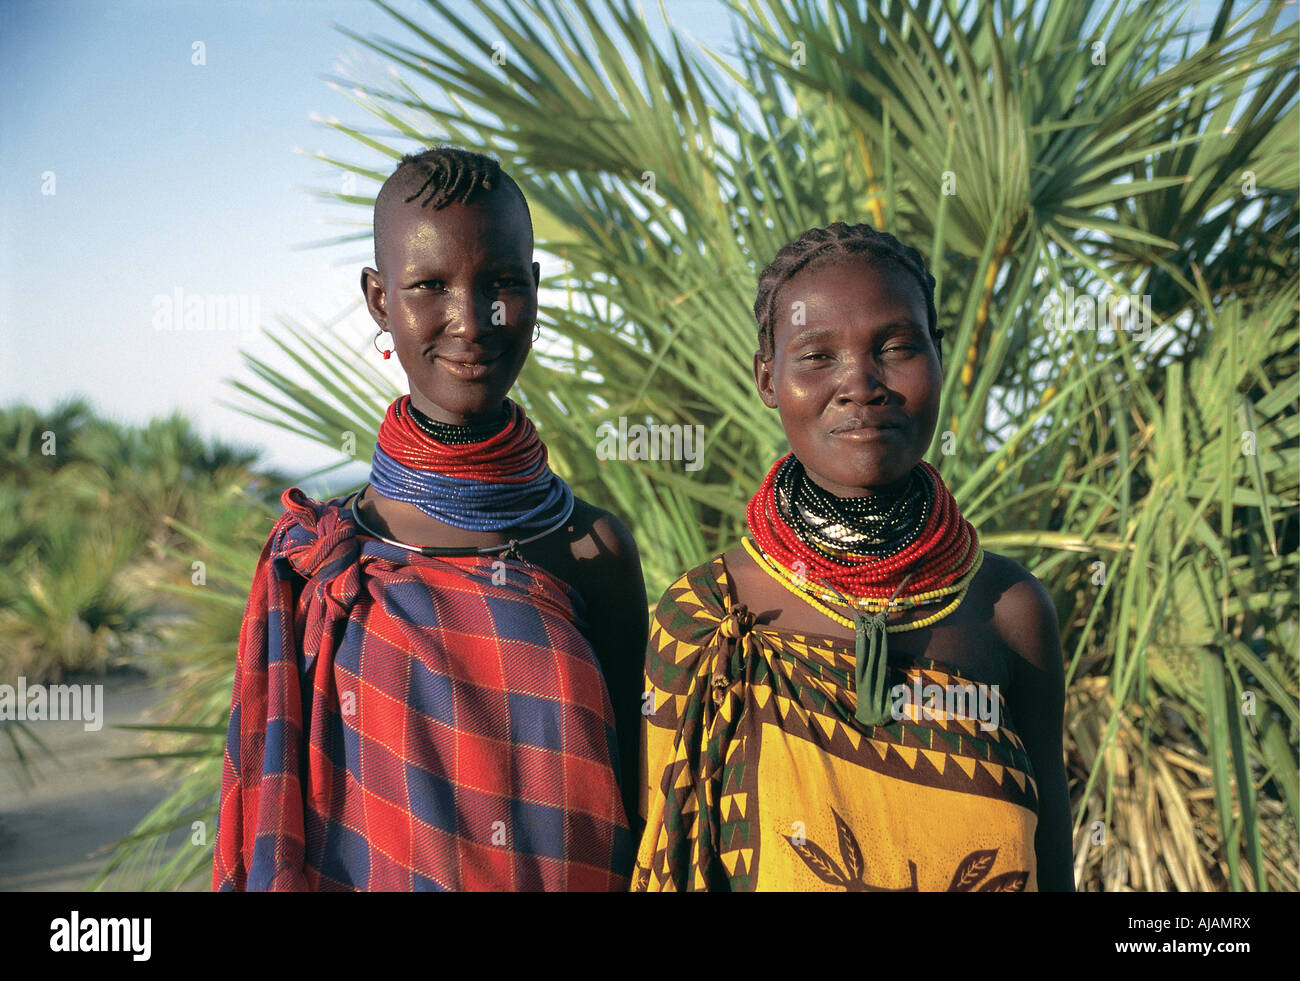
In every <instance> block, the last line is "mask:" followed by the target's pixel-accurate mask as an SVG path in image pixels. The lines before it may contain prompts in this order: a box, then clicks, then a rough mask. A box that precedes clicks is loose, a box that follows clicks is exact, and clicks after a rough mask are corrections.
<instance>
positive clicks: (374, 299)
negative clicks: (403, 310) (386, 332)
mask: <svg viewBox="0 0 1300 981" xmlns="http://www.w3.org/2000/svg"><path fill="white" fill-rule="evenodd" d="M361 296H362V298H363V299H364V300H365V301H366V309H367V310H369V311H370V316H371V318H372V319H373V320H374V321H375V323H377V324H378V325H379V326H380V327H383V328H385V329H387V327H388V299H387V298H386V297H385V296H384V281H383V279H382V278H381V277H380V275H379V270H377V269H372V268H371V267H370V266H366V268H364V269H362V270H361Z"/></svg>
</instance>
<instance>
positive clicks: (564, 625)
mask: <svg viewBox="0 0 1300 981" xmlns="http://www.w3.org/2000/svg"><path fill="white" fill-rule="evenodd" d="M282 501H283V504H284V507H285V514H284V515H283V516H282V517H281V518H280V520H279V521H278V522H276V525H275V527H274V528H273V529H272V531H271V535H270V537H269V538H268V540H267V543H266V546H265V547H264V548H263V549H262V554H261V557H260V559H259V560H258V563H257V571H256V573H255V574H254V577H253V586H252V591H251V594H250V596H249V601H248V607H247V609H246V610H245V613H244V619H243V625H242V627H241V630H240V638H239V656H238V661H237V663H236V666H235V683H234V692H233V696H232V700H231V715H230V726H229V730H228V734H227V739H226V753H225V762H224V767H223V773H222V780H221V800H220V816H219V821H218V831H217V841H216V849H215V855H214V858H213V871H212V888H213V889H214V890H221V891H230V890H245V889H246V890H250V891H251V890H304V889H313V890H317V889H318V890H343V889H367V890H452V889H468V890H542V889H545V890H560V889H577V890H625V889H626V888H627V886H628V875H629V872H630V869H631V864H632V858H633V846H634V843H633V842H632V840H631V834H630V831H629V828H628V822H627V817H626V815H625V814H624V812H623V806H622V803H621V799H620V796H619V788H618V782H617V778H616V776H615V774H617V773H618V772H619V771H618V751H617V740H616V739H615V735H614V716H613V711H612V709H611V707H610V701H609V695H608V692H607V690H606V687H605V681H604V678H603V677H602V675H601V672H600V668H599V666H598V664H597V661H596V658H595V655H594V653H593V651H592V649H591V645H590V643H589V642H588V640H587V638H586V636H585V635H584V632H583V631H584V629H585V624H584V622H583V619H582V617H583V612H584V611H583V607H582V600H581V598H580V597H578V595H577V594H576V593H575V592H573V591H572V590H571V589H570V588H569V587H568V586H567V585H566V584H564V583H563V582H561V581H560V580H559V579H556V578H555V577H554V576H551V575H550V574H548V573H546V572H545V571H543V570H541V569H539V568H537V567H536V566H531V565H528V564H526V563H523V562H519V561H514V560H494V559H493V558H492V557H491V556H482V557H467V558H460V557H456V558H447V559H442V558H437V559H434V558H426V557H424V556H421V555H420V554H418V553H415V552H410V551H408V550H406V549H401V548H398V547H396V546H391V545H386V544H384V543H383V542H379V541H377V540H375V539H373V538H370V537H368V536H360V535H359V534H358V531H357V528H356V525H355V523H354V522H353V521H352V518H351V515H350V514H349V513H347V512H346V511H345V510H344V509H343V507H342V506H341V502H340V501H339V500H337V499H336V500H334V501H329V502H326V503H324V504H320V503H317V502H315V501H313V500H311V499H310V498H308V497H307V496H306V495H304V494H303V493H302V491H300V490H299V489H298V488H296V487H294V488H290V489H289V490H287V491H285V493H284V495H283V497H282ZM494 573H495V575H494Z"/></svg>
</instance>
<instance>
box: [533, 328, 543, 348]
mask: <svg viewBox="0 0 1300 981" xmlns="http://www.w3.org/2000/svg"><path fill="white" fill-rule="evenodd" d="M541 336H542V325H541V324H538V325H537V326H536V327H534V328H533V343H534V344H536V343H537V341H538V340H539V339H540V338H541Z"/></svg>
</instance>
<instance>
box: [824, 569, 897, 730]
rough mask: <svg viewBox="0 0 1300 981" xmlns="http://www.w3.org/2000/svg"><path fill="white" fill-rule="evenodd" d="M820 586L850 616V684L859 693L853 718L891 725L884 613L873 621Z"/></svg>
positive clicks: (830, 586)
mask: <svg viewBox="0 0 1300 981" xmlns="http://www.w3.org/2000/svg"><path fill="white" fill-rule="evenodd" d="M822 585H823V586H825V587H826V588H827V589H829V590H830V591H831V592H833V593H834V594H835V595H836V596H838V597H839V599H840V602H842V603H843V604H844V605H845V606H847V607H848V608H849V612H851V613H852V614H853V634H854V641H855V645H854V646H855V651H854V654H855V657H854V665H853V681H854V683H855V685H856V687H857V690H858V707H857V711H855V712H854V713H853V717H854V718H855V719H857V720H858V721H859V722H861V723H863V724H864V725H869V726H881V725H885V724H886V723H887V722H889V721H890V719H889V703H888V702H887V701H886V699H885V666H886V665H887V664H888V663H889V632H888V630H887V629H886V627H885V624H886V620H885V611H883V610H882V611H881V612H879V613H877V614H876V615H875V616H873V617H867V616H864V615H863V614H862V613H861V611H859V610H858V608H857V605H856V604H854V603H851V602H850V601H849V600H848V598H847V597H846V596H845V595H844V594H843V593H841V592H840V591H839V590H838V589H836V588H835V587H834V586H832V585H831V584H830V583H828V582H823V583H822ZM899 588H900V589H901V588H902V587H901V586H900V587H899ZM895 595H897V592H896V593H895Z"/></svg>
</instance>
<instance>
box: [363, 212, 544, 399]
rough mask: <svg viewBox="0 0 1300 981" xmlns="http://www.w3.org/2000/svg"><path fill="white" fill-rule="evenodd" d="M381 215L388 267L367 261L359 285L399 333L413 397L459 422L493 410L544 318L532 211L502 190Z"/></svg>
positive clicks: (378, 315)
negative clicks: (372, 266)
mask: <svg viewBox="0 0 1300 981" xmlns="http://www.w3.org/2000/svg"><path fill="white" fill-rule="evenodd" d="M384 217H385V221H386V222H387V224H386V226H385V229H384V231H385V236H384V241H383V246H382V248H383V251H384V255H382V256H377V257H376V258H377V259H378V263H379V266H380V267H381V269H382V270H383V272H382V274H381V273H379V272H377V271H376V270H374V269H366V270H365V271H364V272H363V273H362V292H363V293H364V295H365V297H366V305H367V306H368V307H369V309H370V314H371V316H372V317H374V319H375V323H377V324H379V326H380V327H382V328H384V329H386V330H388V331H389V332H390V333H391V334H392V342H393V350H394V351H395V352H396V353H397V359H398V361H400V362H401V365H402V369H403V370H404V371H405V372H406V377H407V380H408V381H409V383H410V390H411V404H412V405H413V406H415V408H417V409H419V410H420V411H421V412H423V413H424V414H425V415H427V416H429V417H430V418H432V419H437V420H439V421H440V422H449V423H454V424H464V423H467V422H470V421H472V420H473V419H474V418H475V417H477V416H481V415H485V414H488V413H491V412H492V411H494V410H495V409H496V408H497V407H499V406H500V405H501V401H502V400H503V399H504V398H505V396H506V393H507V392H509V391H510V388H511V386H512V385H514V383H515V379H516V378H518V377H519V372H520V371H521V370H522V369H523V366H524V361H525V360H526V359H527V357H528V352H529V350H530V349H531V347H532V334H533V327H534V325H535V324H536V321H537V283H538V276H539V269H538V266H537V264H536V263H535V262H533V261H532V258H533V248H532V231H531V228H530V226H529V221H528V215H527V212H526V211H525V209H524V207H523V205H522V204H521V203H520V202H519V200H518V199H517V198H516V197H515V196H514V195H512V194H509V193H506V192H505V191H504V190H502V191H498V192H496V193H493V194H490V195H487V196H484V197H481V198H479V199H478V200H476V201H474V202H473V203H471V204H468V205H465V204H451V205H448V206H446V207H445V208H441V209H439V210H436V211H435V210H434V209H432V208H421V207H419V204H418V202H411V203H401V202H398V203H396V204H394V205H393V206H392V207H391V209H389V211H388V213H387V214H386V215H385V216H384Z"/></svg>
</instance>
